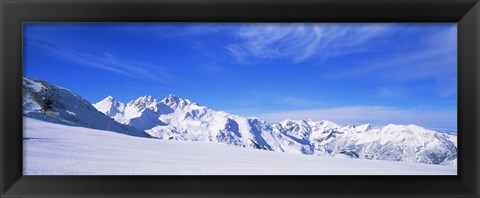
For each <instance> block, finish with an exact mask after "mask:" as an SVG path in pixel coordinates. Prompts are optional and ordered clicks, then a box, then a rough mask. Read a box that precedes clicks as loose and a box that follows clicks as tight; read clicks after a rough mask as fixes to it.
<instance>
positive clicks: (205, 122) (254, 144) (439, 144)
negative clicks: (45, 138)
mask: <svg viewBox="0 0 480 198" xmlns="http://www.w3.org/2000/svg"><path fill="white" fill-rule="evenodd" d="M94 106H95V107H96V108H97V109H98V110H99V111H101V112H103V113H104V114H105V115H107V116H109V117H111V118H113V119H115V120H116V121H117V122H120V123H122V124H126V125H130V126H134V127H135V128H138V129H142V130H145V131H146V132H147V133H148V134H149V135H151V136H153V137H157V138H160V139H176V140H189V141H204V142H215V143H224V144H229V145H235V146H240V147H250V148H258V149H265V150H272V151H278V152H288V153H301V154H308V155H319V156H342V157H350V158H360V159H376V160H391V161H407V162H419V163H427V164H444V165H454V166H455V165H456V158H457V141H456V139H457V137H456V135H452V134H446V133H439V132H436V131H433V130H429V129H425V128H423V127H420V126H416V125H393V124H390V125H387V126H384V127H380V128H373V127H371V126H370V125H369V124H364V125H359V126H354V125H337V124H335V123H333V122H330V121H327V120H323V121H312V120H284V121H282V122H280V123H273V124H271V123H267V122H265V121H263V120H261V119H259V118H246V117H241V116H237V115H233V114H229V113H226V112H223V111H216V110H212V109H210V108H208V107H206V106H201V105H199V104H197V103H193V102H191V101H190V100H188V99H182V98H179V97H177V96H175V95H173V94H170V95H168V96H166V97H165V98H164V99H163V100H157V99H155V98H153V97H152V96H143V97H140V98H138V99H136V100H133V101H131V102H129V103H127V104H126V105H124V104H123V103H121V102H118V101H117V100H115V99H114V98H113V97H111V96H109V97H107V98H106V99H104V100H102V101H100V102H99V103H97V104H95V105H94ZM112 112H115V113H114V114H112Z"/></svg>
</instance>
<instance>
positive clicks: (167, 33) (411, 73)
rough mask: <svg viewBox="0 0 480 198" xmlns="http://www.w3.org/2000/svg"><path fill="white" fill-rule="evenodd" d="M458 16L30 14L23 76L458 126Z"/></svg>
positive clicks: (128, 95) (240, 110)
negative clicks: (359, 19) (56, 18)
mask: <svg viewBox="0 0 480 198" xmlns="http://www.w3.org/2000/svg"><path fill="white" fill-rule="evenodd" d="M456 28H457V27H456V24H455V23H397V24H361V23H357V24H347V23H344V24H333V23H328V24H312V23H310V24H302V23H290V24H262V23H256V24H253V23H250V24H249V23H230V24H228V23H225V24H222V23H95V24H90V23H52V24H45V23H31V24H25V25H24V57H25V58H24V75H25V76H28V77H33V78H38V79H42V80H45V81H47V82H50V83H52V84H54V85H58V86H62V87H66V88H68V89H70V90H72V91H74V92H76V93H78V94H80V95H81V96H83V97H85V99H87V100H89V101H90V102H92V103H95V102H97V101H100V100H102V99H103V98H105V97H106V96H108V95H112V96H114V97H115V98H117V99H118V100H120V101H123V102H128V101H130V100H133V99H136V98H138V97H140V96H144V95H152V96H154V97H156V98H158V99H162V98H164V97H165V96H166V95H167V94H169V93H173V94H175V95H177V96H179V97H182V98H188V99H190V100H192V101H195V102H198V103H199V104H201V105H206V106H209V107H210V108H212V109H215V110H223V111H227V112H230V113H233V114H239V115H243V116H256V117H260V118H263V119H265V120H267V121H270V122H275V121H280V120H283V119H285V118H291V119H306V118H311V119H313V120H324V119H325V120H332V121H334V122H338V123H342V124H350V123H351V124H361V123H372V124H376V125H383V124H387V123H394V124H418V125H422V126H425V127H430V128H456V126H457V122H456V118H457V115H456V112H457V108H456V107H457V99H456V98H457V89H456V85H457V78H456V76H457V57H456V54H457V49H456V33H457V31H456V30H457V29H456Z"/></svg>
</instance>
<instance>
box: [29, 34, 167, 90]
mask: <svg viewBox="0 0 480 198" xmlns="http://www.w3.org/2000/svg"><path fill="white" fill-rule="evenodd" d="M26 42H28V43H29V44H34V45H36V46H38V47H40V48H42V49H44V50H47V51H49V52H50V53H49V54H51V55H53V56H56V57H59V58H63V59H65V60H68V61H71V62H74V63H77V64H78V65H81V66H85V67H93V68H98V69H103V70H107V71H110V72H114V73H117V74H121V75H124V76H128V77H133V78H139V79H149V80H154V81H159V82H167V81H168V80H171V79H173V78H174V76H173V75H172V74H171V73H170V72H169V71H168V70H167V69H166V68H164V67H161V66H158V65H153V64H149V63H142V62H136V61H130V60H124V59H121V58H118V57H116V56H114V55H112V54H108V53H97V54H94V53H85V52H81V51H78V50H75V49H71V48H67V47H64V46H61V45H59V44H55V43H53V42H50V41H47V40H44V39H38V38H27V40H26Z"/></svg>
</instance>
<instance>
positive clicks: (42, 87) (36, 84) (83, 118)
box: [22, 77, 151, 137]
mask: <svg viewBox="0 0 480 198" xmlns="http://www.w3.org/2000/svg"><path fill="white" fill-rule="evenodd" d="M22 95H23V114H24V115H25V116H28V117H31V118H36V119H40V120H44V121H48V122H52V123H59V124H64V125H70V126H80V127H85V128H92V129H100V130H108V131H114V132H118V133H123V134H127V135H132V136H139V137H151V136H150V135H148V134H147V133H145V131H142V130H139V129H136V128H135V127H132V126H128V125H123V124H120V123H118V122H116V121H115V120H113V119H112V118H110V117H107V116H105V115H104V114H103V113H102V112H100V111H98V110H97V109H96V108H95V107H93V106H92V105H91V104H90V103H89V102H88V101H87V100H85V99H84V98H82V97H80V96H79V95H78V94H75V93H73V92H72V91H70V90H68V89H66V88H62V87H58V86H53V85H50V84H48V83H47V82H45V81H42V80H37V79H31V78H27V77H24V78H23V92H22Z"/></svg>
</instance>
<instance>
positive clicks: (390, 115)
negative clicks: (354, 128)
mask: <svg viewBox="0 0 480 198" xmlns="http://www.w3.org/2000/svg"><path fill="white" fill-rule="evenodd" d="M258 117H260V118H262V119H265V120H267V121H269V122H278V121H281V120H284V119H308V118H310V119H312V120H318V121H320V120H330V121H333V122H336V123H339V124H365V123H370V124H374V125H385V124H417V125H420V126H424V127H437V128H456V126H457V112H456V111H448V110H445V111H428V110H425V109H417V108H415V109H399V108H393V107H384V106H352V107H340V108H325V109H312V110H303V111H285V112H276V113H269V114H262V115H259V116H258Z"/></svg>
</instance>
